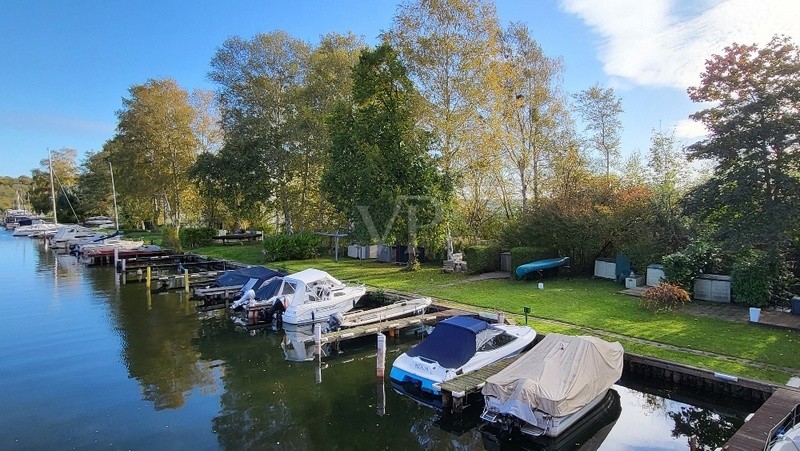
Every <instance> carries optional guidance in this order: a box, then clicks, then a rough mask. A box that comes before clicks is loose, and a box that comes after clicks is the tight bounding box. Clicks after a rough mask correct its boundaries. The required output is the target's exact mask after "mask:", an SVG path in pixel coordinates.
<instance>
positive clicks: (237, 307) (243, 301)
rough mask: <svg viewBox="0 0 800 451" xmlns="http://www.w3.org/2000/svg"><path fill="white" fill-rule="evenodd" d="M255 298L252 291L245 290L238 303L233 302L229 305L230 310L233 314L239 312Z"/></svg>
mask: <svg viewBox="0 0 800 451" xmlns="http://www.w3.org/2000/svg"><path fill="white" fill-rule="evenodd" d="M255 298H256V292H255V291H254V290H247V291H245V292H244V294H243V295H242V297H240V298H239V300H238V301H235V302H234V303H233V304H231V310H233V311H234V312H235V311H239V310H241V309H243V308H244V306H245V305H247V304H248V303H250V300H251V299H255Z"/></svg>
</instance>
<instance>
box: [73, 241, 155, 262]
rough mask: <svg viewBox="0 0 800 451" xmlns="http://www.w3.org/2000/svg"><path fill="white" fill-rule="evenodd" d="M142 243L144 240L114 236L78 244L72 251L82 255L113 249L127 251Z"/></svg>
mask: <svg viewBox="0 0 800 451" xmlns="http://www.w3.org/2000/svg"><path fill="white" fill-rule="evenodd" d="M143 245H144V241H141V240H137V241H132V240H123V239H120V238H119V237H114V238H108V239H105V240H100V241H97V242H90V243H84V244H79V245H77V246H76V247H75V248H74V251H73V252H75V253H76V254H77V255H80V256H82V257H91V256H94V255H100V254H104V253H109V252H114V249H119V250H121V251H127V250H133V249H137V248H140V247H142V246H143Z"/></svg>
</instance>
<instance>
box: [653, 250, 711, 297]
mask: <svg viewBox="0 0 800 451" xmlns="http://www.w3.org/2000/svg"><path fill="white" fill-rule="evenodd" d="M661 263H662V264H663V265H664V278H665V279H666V281H667V282H670V283H674V284H677V285H680V286H682V287H683V288H684V289H685V290H687V291H691V289H692V280H693V279H694V278H695V277H697V276H698V275H700V274H718V273H719V272H720V271H722V251H720V249H719V248H718V247H716V246H714V245H713V244H711V243H709V242H707V241H693V242H691V243H689V244H688V245H687V246H686V247H685V248H683V250H680V251H678V252H675V253H672V254H669V255H666V256H664V258H663V259H662V260H661Z"/></svg>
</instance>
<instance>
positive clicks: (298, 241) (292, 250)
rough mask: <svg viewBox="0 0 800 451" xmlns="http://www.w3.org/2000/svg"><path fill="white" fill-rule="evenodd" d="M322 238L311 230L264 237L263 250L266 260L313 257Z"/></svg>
mask: <svg viewBox="0 0 800 451" xmlns="http://www.w3.org/2000/svg"><path fill="white" fill-rule="evenodd" d="M321 243H322V238H321V237H320V236H319V235H315V234H313V233H311V232H299V233H293V234H291V235H272V236H267V237H264V252H265V254H266V259H267V261H270V262H275V261H284V260H306V259H309V258H312V257H315V256H316V255H315V254H316V251H317V246H319V245H320V244H321Z"/></svg>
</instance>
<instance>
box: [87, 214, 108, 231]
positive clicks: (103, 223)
mask: <svg viewBox="0 0 800 451" xmlns="http://www.w3.org/2000/svg"><path fill="white" fill-rule="evenodd" d="M83 225H85V226H86V227H96V228H100V229H109V228H114V227H116V226H115V224H114V220H113V219H111V218H109V217H108V216H92V217H89V218H86V219H85V220H84V221H83Z"/></svg>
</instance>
